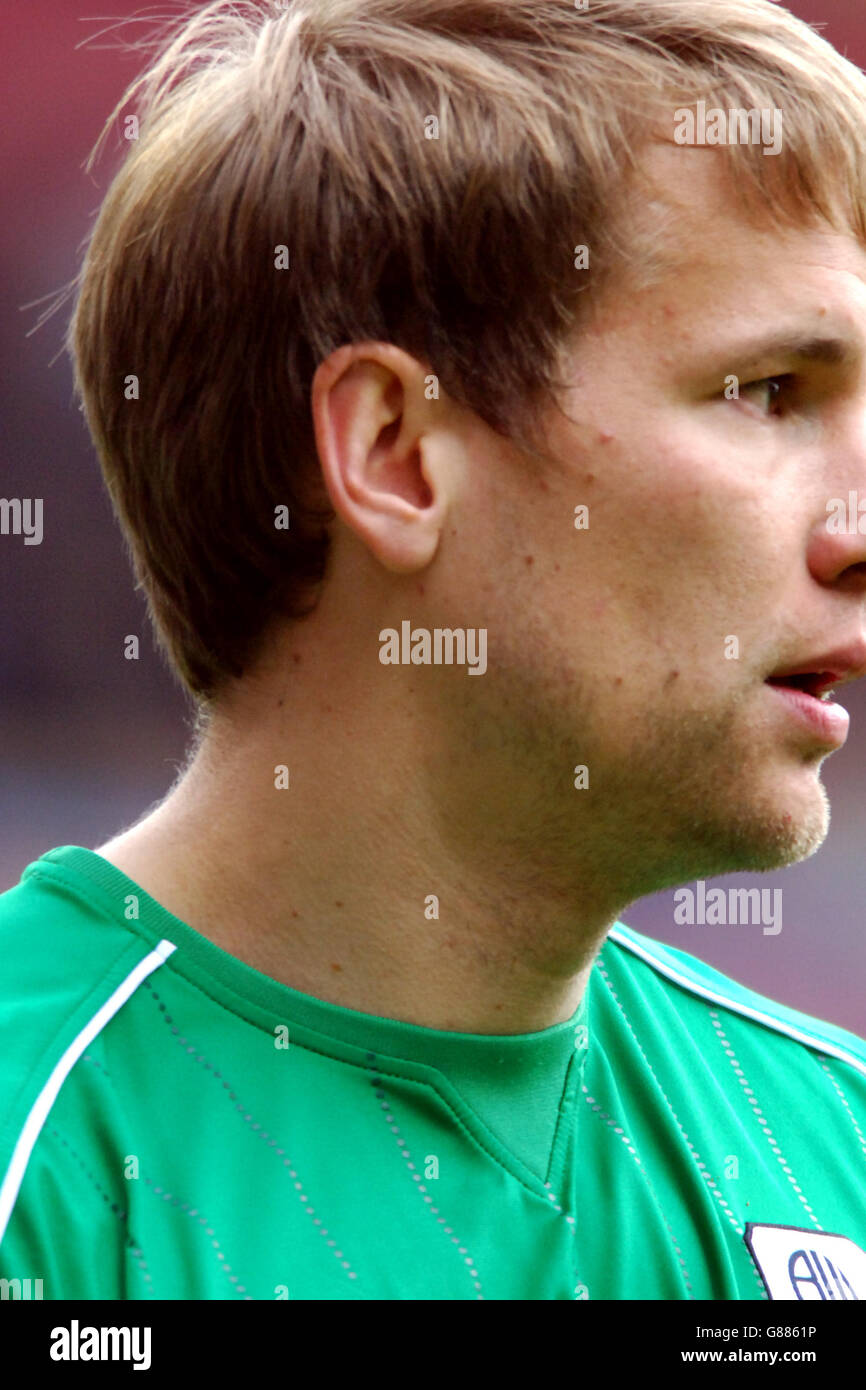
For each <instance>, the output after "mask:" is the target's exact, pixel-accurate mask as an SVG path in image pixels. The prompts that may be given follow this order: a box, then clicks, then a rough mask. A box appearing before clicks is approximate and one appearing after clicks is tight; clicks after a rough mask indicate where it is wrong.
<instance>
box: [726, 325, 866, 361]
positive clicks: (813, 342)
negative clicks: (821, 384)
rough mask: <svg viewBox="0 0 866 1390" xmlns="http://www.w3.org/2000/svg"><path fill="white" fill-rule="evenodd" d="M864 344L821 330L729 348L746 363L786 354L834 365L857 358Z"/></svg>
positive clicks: (729, 351) (804, 359) (790, 334)
mask: <svg viewBox="0 0 866 1390" xmlns="http://www.w3.org/2000/svg"><path fill="white" fill-rule="evenodd" d="M860 355H861V348H860V347H859V346H858V345H857V344H856V343H855V341H854V340H851V339H847V338H836V337H831V336H822V335H820V334H817V335H815V334H812V335H808V334H798V333H783V334H777V335H775V336H774V337H769V338H762V339H752V340H751V341H749V342H746V343H741V344H740V345H739V346H737V347H734V346H733V345H732V347H731V348H730V349H728V350H727V351H726V352H725V356H726V357H727V358H731V359H736V360H737V361H738V362H739V363H741V365H742V366H744V367H752V366H757V365H758V364H759V363H761V362H765V361H767V359H771V358H775V359H779V358H785V359H790V360H794V361H798V362H823V363H826V364H827V365H828V366H831V367H839V366H843V365H845V364H847V363H851V362H854V361H856V360H857V359H858V358H859V357H860Z"/></svg>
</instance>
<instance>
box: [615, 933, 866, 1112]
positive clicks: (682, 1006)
mask: <svg viewBox="0 0 866 1390" xmlns="http://www.w3.org/2000/svg"><path fill="white" fill-rule="evenodd" d="M597 964H598V965H599V967H600V971H601V973H602V975H607V976H608V979H609V982H610V985H611V986H612V987H613V988H615V986H616V984H617V982H618V983H620V984H621V985H622V986H623V987H626V981H633V982H635V983H636V984H638V986H639V988H640V991H641V992H642V994H643V997H644V998H645V999H646V1000H647V1001H648V1002H649V1001H655V1004H656V1006H657V1007H658V1008H660V1009H661V1011H662V1012H665V1011H666V1010H667V1009H672V1010H674V1011H675V1012H676V1013H677V1014H678V1015H680V1016H681V1015H682V1014H683V1011H686V1012H689V1011H691V1012H692V1013H701V1014H704V1015H708V1016H710V1017H711V1018H713V1019H724V1024H725V1026H728V1027H733V1028H734V1029H735V1031H736V1033H737V1036H738V1037H740V1038H743V1037H747V1038H748V1039H749V1041H750V1043H752V1044H754V1045H755V1046H757V1047H764V1048H766V1049H769V1050H771V1051H773V1052H779V1051H781V1052H784V1053H785V1054H786V1055H787V1056H788V1057H789V1058H791V1057H793V1055H795V1054H796V1053H797V1052H799V1051H802V1050H803V1049H807V1050H810V1051H811V1052H812V1053H814V1054H817V1055H820V1056H823V1057H826V1058H833V1059H835V1060H836V1061H837V1062H842V1063H844V1064H845V1067H846V1068H850V1070H851V1072H853V1073H854V1074H855V1075H856V1076H857V1077H858V1078H859V1080H860V1081H861V1082H862V1083H863V1089H864V1094H866V1041H864V1039H863V1038H860V1037H858V1036H857V1035H856V1034H854V1033H851V1032H848V1031H847V1030H846V1029H844V1028H840V1027H838V1026H837V1025H836V1024H833V1023H829V1022H826V1021H824V1020H822V1019H819V1018H815V1017H813V1016H812V1015H810V1014H805V1013H802V1012H800V1011H799V1010H797V1009H792V1008H790V1007H788V1006H787V1005H785V1004H780V1003H778V1002H777V1001H776V1000H774V999H771V998H769V997H768V996H766V995H763V994H759V993H758V992H757V991H755V990H752V989H749V988H748V986H746V985H743V984H740V983H739V982H738V981H736V980H733V979H731V978H730V976H728V975H725V974H723V973H722V972H721V971H720V970H716V969H715V968H714V967H713V966H711V965H708V964H706V962H704V961H702V960H700V959H698V958H697V957H696V956H693V955H690V954H689V953H687V952H686V951H682V950H679V949H678V948H677V947H674V946H667V945H665V944H663V943H662V942H659V941H655V940H653V939H652V938H651V937H648V936H644V935H642V934H641V933H640V932H637V931H634V930H633V928H631V927H627V926H625V924H624V923H622V922H617V923H616V925H615V926H614V927H613V929H612V930H611V932H610V934H609V936H608V938H607V941H606V943H605V946H604V948H603V950H602V953H601V955H600V956H599V960H598V962H597ZM614 977H615V978H614ZM662 1001H664V1002H662ZM662 1021H663V1020H662V1019H661V1018H660V1019H659V1022H660V1023H661V1022H662ZM717 1031H718V1030H717Z"/></svg>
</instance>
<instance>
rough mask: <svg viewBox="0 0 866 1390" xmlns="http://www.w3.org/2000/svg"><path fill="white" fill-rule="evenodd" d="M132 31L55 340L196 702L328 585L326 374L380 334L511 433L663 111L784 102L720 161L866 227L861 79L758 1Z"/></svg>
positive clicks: (544, 7)
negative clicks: (350, 347)
mask: <svg viewBox="0 0 866 1390" xmlns="http://www.w3.org/2000/svg"><path fill="white" fill-rule="evenodd" d="M142 47H146V48H151V47H153V48H155V55H154V57H153V60H152V62H151V65H150V66H149V68H148V69H147V71H145V72H144V73H143V74H142V76H141V77H139V78H138V79H137V80H136V81H135V82H134V83H133V84H132V86H131V87H130V88H129V90H128V91H127V93H126V94H125V96H124V98H123V100H122V102H121V103H120V104H119V106H118V108H116V110H115V112H114V113H113V114H112V117H110V118H109V122H108V124H107V126H106V131H107V130H108V129H109V128H110V126H111V123H112V121H113V120H114V118H115V117H116V116H117V114H118V112H119V111H120V110H121V109H123V108H126V109H127V110H131V111H134V112H135V114H136V116H137V118H138V121H139V138H138V139H136V140H131V141H130V143H129V152H128V154H127V156H126V158H125V161H124V162H123V164H122V165H121V167H120V169H119V172H118V173H117V174H116V176H115V177H114V180H113V182H112V183H111V186H110V188H109V190H108V193H107V195H106V197H105V200H104V203H103V205H102V208H101V212H100V215H99V217H98V220H97V222H96V225H95V227H94V230H93V233H92V236H91V238H90V241H89V246H88V249H87V252H86V257H85V260H84V263H83V266H82V269H81V273H80V276H79V279H78V285H77V290H78V294H77V302H76V305H75V310H74V314H73V317H72V321H71V324H70V327H69V332H68V338H67V342H68V346H69V349H70V351H71V354H72V357H73V362H74V367H75V374H76V385H77V388H78V390H79V392H80V394H81V397H82V400H83V406H84V410H85V413H86V417H87V420H88V423H89V426H90V430H91V433H92V435H93V438H94V441H95V444H96V447H97V450H98V453H99V457H100V461H101V464H102V467H103V471H104V474H105V478H106V481H107V485H108V488H109V491H110V494H111V497H112V500H113V502H114V505H115V508H116V510H117V513H118V515H119V518H120V521H121V524H122V526H123V528H124V531H125V534H126V536H127V540H128V542H129V545H130V549H131V553H132V557H133V561H134V565H135V568H136V572H137V576H138V578H139V581H140V584H141V586H142V587H143V588H144V590H145V592H146V594H147V597H148V602H149V607H150V612H151V616H152V618H153V621H154V625H155V627H156V630H157V633H158V635H159V638H160V640H161V642H162V644H163V646H164V648H165V650H166V652H167V655H168V657H169V660H170V662H171V663H172V665H173V666H174V669H175V670H176V672H177V674H178V675H179V677H180V679H181V680H182V681H183V683H184V684H185V686H186V687H187V689H188V690H189V691H190V692H191V693H192V694H193V695H194V696H195V697H197V698H198V699H199V700H200V701H202V702H203V703H205V704H206V703H207V702H209V701H211V700H213V699H214V698H215V697H216V696H217V695H218V693H219V691H220V689H221V688H222V687H223V685H224V684H225V682H226V681H227V680H229V679H232V678H238V677H240V676H242V675H243V674H244V672H245V671H247V670H249V668H250V665H251V663H252V662H253V661H254V659H255V656H256V654H257V652H258V651H259V650H260V647H261V644H262V642H263V641H264V638H265V635H266V633H267V631H268V627H269V623H270V622H271V620H272V619H274V618H276V617H279V616H282V617H286V618H300V617H301V616H302V615H303V614H304V613H306V612H309V611H310V610H311V608H312V607H313V606H314V604H315V602H316V598H317V596H318V591H319V588H320V586H321V583H322V582H323V579H324V576H325V571H326V559H327V553H328V523H329V522H330V521H331V520H332V519H333V513H332V511H331V510H330V507H329V505H328V498H327V496H326V494H325V492H324V489H323V485H322V481H321V474H320V468H319V464H318V459H317V456H316V449H315V441H314V436H313V430H312V422H311V413H310V385H311V381H312V377H313V374H314V372H315V369H316V366H317V365H318V363H319V362H321V361H322V360H323V359H324V358H325V357H327V356H328V354H329V353H331V352H332V351H333V350H334V349H335V348H337V347H338V346H340V345H341V344H343V343H346V342H352V341H358V340H362V339H375V340H385V341H390V342H393V343H396V344H398V345H399V346H401V347H404V348H405V349H406V350H408V351H411V352H412V353H414V354H415V355H417V356H418V357H419V358H420V359H421V360H422V361H424V362H427V363H430V364H431V370H432V371H434V372H435V373H436V375H437V376H438V378H439V380H440V382H441V384H442V387H443V389H444V390H446V391H447V392H448V393H450V394H451V395H452V396H453V397H454V398H456V399H458V400H460V401H462V402H463V403H465V404H467V405H468V406H470V407H471V408H472V409H474V410H475V411H477V412H478V414H479V415H480V416H481V417H482V418H483V419H484V420H485V421H487V423H488V424H490V425H491V426H492V427H493V428H494V429H496V430H498V431H500V432H501V433H504V434H511V433H519V432H520V431H521V430H522V429H523V427H524V425H525V423H526V422H527V420H529V419H531V418H533V412H534V410H535V409H536V406H537V404H538V402H539V401H544V400H547V399H550V398H552V397H553V395H554V394H555V392H556V390H557V387H558V384H559V383H558V378H557V369H558V363H559V362H560V353H561V350H562V346H563V343H564V342H565V341H566V339H567V338H569V337H570V336H571V335H573V333H574V331H575V327H576V326H577V325H579V324H580V322H581V321H582V315H584V314H585V312H586V309H587V306H588V304H589V303H590V301H591V300H592V299H593V297H594V296H596V295H597V294H598V291H599V288H600V286H602V285H604V284H605V283H606V281H607V279H608V277H609V276H610V275H612V274H616V273H617V272H619V271H622V270H623V269H624V268H626V267H627V266H628V265H629V264H630V263H633V262H635V261H636V258H637V256H638V252H637V250H636V249H634V248H632V247H630V245H629V240H628V235H627V232H626V230H625V224H624V222H623V216H622V214H623V210H624V208H625V207H626V204H627V201H628V199H627V190H628V187H629V183H630V180H631V177H632V175H634V173H635V171H636V170H637V169H638V166H639V161H640V156H641V153H642V151H643V150H644V149H645V147H646V144H647V142H648V140H650V139H652V138H658V134H659V131H662V133H663V138H667V139H670V140H671V141H672V132H673V125H674V114H673V113H674V110H675V108H677V107H682V106H683V104H687V103H690V102H691V103H694V102H696V101H697V100H700V99H706V101H707V102H708V103H709V104H710V105H711V106H714V107H717V108H721V109H730V108H745V109H765V108H778V109H780V110H781V111H782V112H783V114H784V121H785V126H784V130H785V140H784V147H783V149H782V152H781V153H780V154H779V155H778V157H773V158H768V157H766V156H765V155H764V152H763V150H762V149H761V148H759V147H755V146H750V145H747V144H742V145H733V144H732V145H728V146H722V147H720V148H719V150H718V155H719V157H720V158H722V159H724V160H726V161H727V164H728V167H729V168H730V169H731V170H732V171H733V172H734V173H735V175H736V185H737V188H738V190H739V192H740V196H741V197H742V199H743V201H744V206H747V205H748V206H749V207H750V208H751V210H752V211H753V212H754V214H755V215H756V216H757V215H762V216H765V217H768V218H771V219H775V220H777V221H778V222H782V221H788V222H797V221H800V222H802V221H805V220H810V221H811V220H818V219H824V220H826V221H827V222H829V223H830V224H831V225H832V226H833V227H834V228H836V229H838V230H842V231H847V232H852V233H853V234H855V235H856V236H857V237H858V238H859V239H860V240H861V241H866V222H864V216H866V212H864V210H866V199H864V169H866V162H864V147H866V101H864V96H866V80H864V77H863V75H862V74H861V73H860V72H859V70H858V69H856V68H855V67H854V66H853V65H852V64H850V63H849V62H847V61H846V60H845V59H844V58H842V57H841V56H840V55H839V54H838V53H837V52H836V51H835V50H834V49H833V48H832V47H831V46H830V45H829V44H828V43H826V42H825V41H824V40H823V39H822V38H821V37H819V36H818V35H817V33H816V32H815V31H814V30H812V29H811V28H809V27H808V26H807V25H806V24H804V23H802V22H801V21H799V20H797V19H795V18H794V17H793V16H792V15H791V14H790V13H789V12H787V11H786V10H784V9H782V8H780V7H779V6H778V5H777V4H774V3H771V2H770V0H589V4H588V9H586V10H585V11H583V10H580V9H579V8H577V6H572V5H571V4H569V3H568V2H567V0H287V2H286V3H274V4H259V3H243V0H220V3H217V4H210V5H207V6H206V7H205V8H203V9H196V10H195V11H194V12H192V13H189V12H187V13H185V14H184V15H182V16H181V18H180V19H179V20H177V21H176V22H175V23H174V24H173V25H172V26H171V27H170V29H169V30H168V32H167V33H166V32H162V31H161V32H160V33H159V34H158V36H157V38H156V39H155V40H150V41H148V42H147V43H146V44H142ZM431 118H432V119H431ZM437 123H438V128H437ZM105 133H106V132H103V137H102V138H103V139H104V136H105ZM101 143H102V140H101V141H100V144H101ZM98 149H99V146H97V150H95V151H94V156H92V158H93V157H95V155H96V154H97V152H98ZM578 245H585V246H587V247H589V248H590V252H591V267H592V269H591V277H590V276H589V275H588V274H587V272H585V271H583V272H582V271H581V270H579V269H575V258H574V251H575V247H576V246H578ZM637 245H638V243H635V247H637ZM281 246H282V247H285V248H287V253H288V268H278V265H277V262H278V260H279V259H280V253H279V252H278V250H277V248H279V247H281ZM283 260H284V261H285V253H283ZM633 268H634V269H636V270H638V271H639V269H640V267H639V266H633ZM584 291H586V292H585V293H584ZM132 375H134V376H136V377H137V378H138V381H139V389H138V399H128V398H127V397H128V396H129V395H130V394H134V393H131V392H129V391H128V390H127V389H125V383H126V382H127V380H128V378H129V377H130V376H132ZM280 506H287V507H288V508H289V517H290V523H289V527H288V529H279V528H277V527H276V526H275V508H277V507H280Z"/></svg>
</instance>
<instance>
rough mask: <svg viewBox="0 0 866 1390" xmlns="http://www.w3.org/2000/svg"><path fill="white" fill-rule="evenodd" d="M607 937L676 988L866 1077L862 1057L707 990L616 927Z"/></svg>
mask: <svg viewBox="0 0 866 1390" xmlns="http://www.w3.org/2000/svg"><path fill="white" fill-rule="evenodd" d="M608 936H610V937H613V939H614V941H616V942H617V943H618V944H619V945H620V946H624V947H625V948H626V950H627V951H633V952H634V954H635V955H636V956H640V957H641V959H642V960H645V961H646V962H647V964H648V965H651V966H652V967H653V969H654V970H657V971H658V972H659V974H660V975H667V977H668V979H669V980H673V982H674V984H677V985H682V986H683V988H684V989H688V990H691V992H692V994H699V995H701V996H702V997H703V998H704V999H710V1000H712V1002H713V1003H714V1004H723V1005H724V1007H725V1008H726V1009H731V1010H732V1011H733V1012H734V1013H737V1014H742V1015H743V1016H744V1017H745V1018H753V1019H755V1021H756V1022H757V1023H765V1024H766V1025H767V1027H768V1028H774V1029H775V1031H776V1032H777V1033H785V1034H787V1036H788V1037H789V1038H794V1039H795V1040H796V1041H797V1042H801V1043H805V1044H806V1046H807V1047H813V1048H815V1050H816V1051H817V1052H826V1053H827V1054H828V1056H830V1057H838V1058H839V1059H840V1061H842V1062H847V1063H848V1064H849V1066H852V1067H854V1068H855V1069H856V1070H857V1071H859V1072H861V1073H862V1074H863V1076H866V1062H861V1061H860V1058H859V1057H855V1056H854V1054H853V1053H851V1052H846V1050H845V1048H844V1047H840V1046H839V1044H838V1043H833V1042H827V1041H825V1039H823V1038H820V1039H819V1038H813V1037H811V1036H810V1035H809V1034H808V1033H802V1032H801V1031H800V1029H799V1028H796V1027H795V1026H794V1024H793V1023H788V1022H787V1021H786V1020H785V1019H780V1018H774V1017H773V1015H772V1014H764V1013H761V1011H760V1009H752V1008H750V1007H749V1005H748V1004H741V1003H740V1002H739V1000H738V999H731V998H730V997H729V996H728V995H727V994H717V993H716V991H715V990H713V989H708V988H707V986H706V985H699V984H696V983H695V981H694V980H692V979H690V978H689V976H688V975H681V974H680V972H679V971H678V970H675V969H674V967H673V966H672V965H667V964H665V963H664V962H662V961H660V960H659V959H658V957H657V956H654V955H653V954H652V952H651V951H648V950H647V949H646V948H645V947H644V946H639V945H638V944H637V942H636V941H632V940H631V939H630V937H626V936H622V935H621V934H620V932H619V931H617V929H616V927H612V928H611V930H610V931H609V932H608Z"/></svg>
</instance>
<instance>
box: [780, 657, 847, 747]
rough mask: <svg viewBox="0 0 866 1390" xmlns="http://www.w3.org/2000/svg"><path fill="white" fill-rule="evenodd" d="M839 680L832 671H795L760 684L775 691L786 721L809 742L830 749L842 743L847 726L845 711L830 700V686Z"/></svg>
mask: <svg viewBox="0 0 866 1390" xmlns="http://www.w3.org/2000/svg"><path fill="white" fill-rule="evenodd" d="M841 679H844V677H843V678H841ZM839 680H840V677H839V676H838V675H837V674H834V672H832V671H798V672H796V673H795V674H793V675H789V676H770V677H768V679H767V680H766V681H765V682H764V683H765V685H768V686H770V688H771V689H772V690H775V691H776V695H777V698H778V699H779V700H780V701H781V703H782V707H783V708H784V711H785V715H786V717H787V718H788V719H791V720H793V721H794V722H795V723H796V724H799V725H800V727H801V728H802V729H803V730H804V732H808V735H809V737H810V739H817V740H818V741H819V743H822V744H824V745H825V746H826V747H827V748H828V749H832V748H840V747H841V746H842V744H843V743H844V742H845V740H846V738H847V737H848V727H849V724H850V718H849V715H848V711H847V710H846V709H844V708H843V707H842V705H838V704H836V702H835V700H834V698H833V694H834V692H833V685H834V683H836V682H838V681H839Z"/></svg>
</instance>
